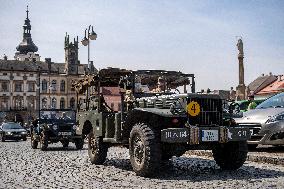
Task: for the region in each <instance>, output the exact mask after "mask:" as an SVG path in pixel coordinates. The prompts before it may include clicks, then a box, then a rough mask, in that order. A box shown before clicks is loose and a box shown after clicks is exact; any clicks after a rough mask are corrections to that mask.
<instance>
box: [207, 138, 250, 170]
mask: <svg viewBox="0 0 284 189" xmlns="http://www.w3.org/2000/svg"><path fill="white" fill-rule="evenodd" d="M212 152H213V157H214V160H215V161H216V163H217V164H218V165H219V166H220V167H221V169H223V170H236V169H238V168H240V167H241V166H242V165H243V164H244V162H245V161H246V159H247V153H248V145H247V142H246V141H239V142H228V143H226V144H219V145H217V146H216V147H215V148H214V149H213V150H212Z"/></svg>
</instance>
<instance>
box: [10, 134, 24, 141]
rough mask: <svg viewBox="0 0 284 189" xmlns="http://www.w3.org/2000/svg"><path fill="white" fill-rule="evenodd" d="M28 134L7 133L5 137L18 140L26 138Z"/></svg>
mask: <svg viewBox="0 0 284 189" xmlns="http://www.w3.org/2000/svg"><path fill="white" fill-rule="evenodd" d="M26 137H27V134H5V139H7V140H17V139H23V138H26Z"/></svg>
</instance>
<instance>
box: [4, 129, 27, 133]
mask: <svg viewBox="0 0 284 189" xmlns="http://www.w3.org/2000/svg"><path fill="white" fill-rule="evenodd" d="M2 130H3V131H5V132H24V131H27V130H25V129H2Z"/></svg>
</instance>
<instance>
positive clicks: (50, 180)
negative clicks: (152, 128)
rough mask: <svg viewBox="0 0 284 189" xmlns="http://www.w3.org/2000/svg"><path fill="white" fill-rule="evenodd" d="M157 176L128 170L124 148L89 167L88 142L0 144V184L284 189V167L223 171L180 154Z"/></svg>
mask: <svg viewBox="0 0 284 189" xmlns="http://www.w3.org/2000/svg"><path fill="white" fill-rule="evenodd" d="M161 170H162V171H160V173H159V174H158V175H159V176H157V177H155V178H143V177H138V176H136V175H135V173H134V172H132V168H131V165H130V161H129V156H128V150H127V149H125V148H119V147H113V148H110V149H109V152H108V159H107V161H106V162H105V165H99V166H98V165H92V164H91V163H90V162H89V160H88V154H87V150H86V146H85V148H84V149H83V150H80V151H77V150H75V147H74V145H71V146H70V147H69V148H68V149H63V148H62V147H61V145H59V144H52V145H50V148H49V150H48V151H45V152H42V151H41V150H39V149H36V150H34V149H31V147H30V145H29V141H27V142H22V141H20V142H0V188H5V189H6V188H143V189H144V188H151V189H152V188H210V189H211V188H234V189H236V188H284V167H283V166H276V165H270V164H261V163H254V162H246V164H245V165H244V166H243V167H242V168H240V169H239V170H237V171H221V170H220V169H219V167H218V166H217V165H216V164H215V162H214V161H213V160H212V159H210V158H200V157H198V156H193V155H184V156H182V157H180V158H173V160H172V161H171V162H170V163H169V164H167V165H164V166H163V168H162V169H161Z"/></svg>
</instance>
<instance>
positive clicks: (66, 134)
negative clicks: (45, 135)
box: [58, 132, 71, 136]
mask: <svg viewBox="0 0 284 189" xmlns="http://www.w3.org/2000/svg"><path fill="white" fill-rule="evenodd" d="M58 134H59V135H63V136H69V135H71V132H59V133H58Z"/></svg>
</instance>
